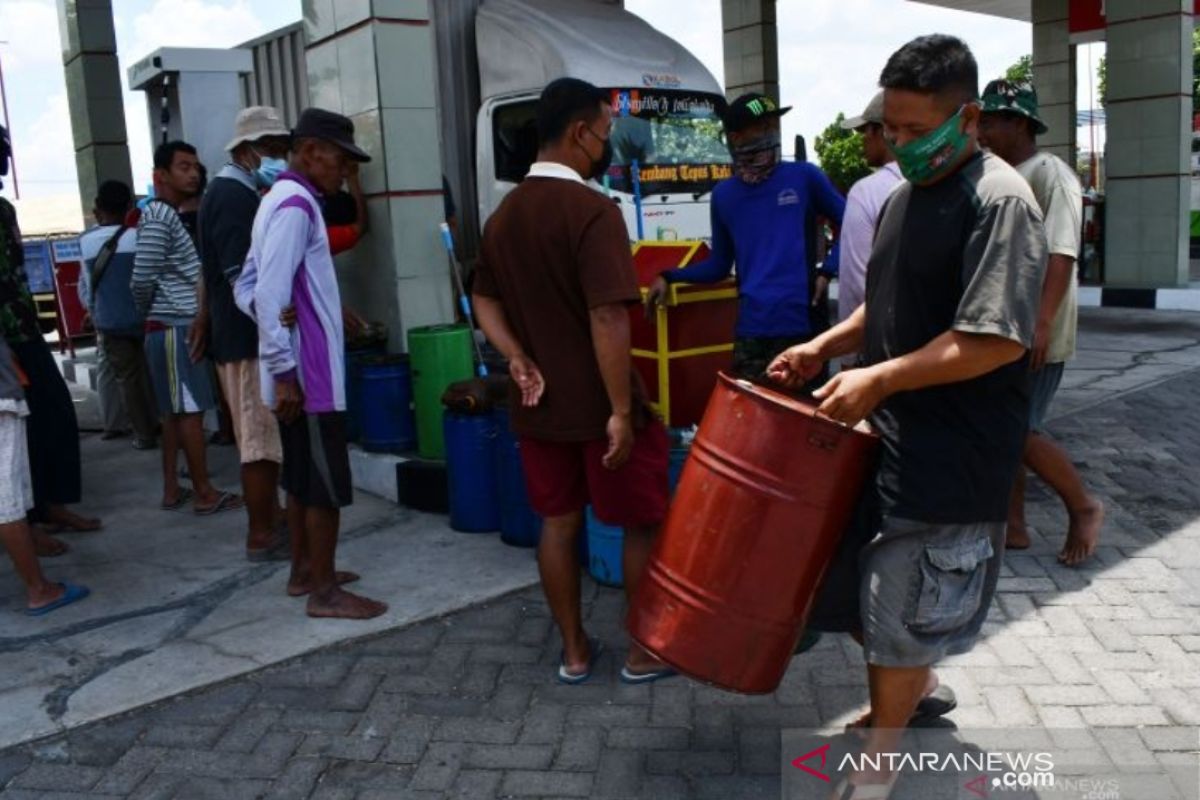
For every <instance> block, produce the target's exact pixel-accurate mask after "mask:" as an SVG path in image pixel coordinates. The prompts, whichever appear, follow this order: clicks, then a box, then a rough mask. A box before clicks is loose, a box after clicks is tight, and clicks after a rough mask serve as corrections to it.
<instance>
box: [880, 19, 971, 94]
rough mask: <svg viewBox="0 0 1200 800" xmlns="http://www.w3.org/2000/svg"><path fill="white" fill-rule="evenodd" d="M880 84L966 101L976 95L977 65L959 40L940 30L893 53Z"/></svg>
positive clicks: (889, 87) (884, 86) (890, 87)
mask: <svg viewBox="0 0 1200 800" xmlns="http://www.w3.org/2000/svg"><path fill="white" fill-rule="evenodd" d="M879 85H880V86H881V87H882V88H884V89H904V90H907V91H910V92H921V93H923V94H936V95H946V96H952V97H953V99H954V101H955V102H961V103H967V102H970V101H971V100H975V99H977V98H978V97H979V67H978V65H976V63H975V56H973V55H971V49H970V48H969V47H967V44H966V42H964V41H963V40H962V39H959V38H957V37H955V36H947V35H945V34H942V33H935V34H932V35H930V36H918V37H917V38H916V39H913V40H912V41H911V42H909V43H908V44H906V45H904V46H903V47H901V48H900V49H899V50H897V51H896V52H895V53H892V57H891V58H889V59H888V61H887V64H886V65H885V66H884V68H883V72H881V73H880V75H879Z"/></svg>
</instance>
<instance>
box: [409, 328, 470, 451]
mask: <svg viewBox="0 0 1200 800" xmlns="http://www.w3.org/2000/svg"><path fill="white" fill-rule="evenodd" d="M408 354H409V358H410V359H411V360H412V376H413V401H414V404H415V409H416V426H417V453H418V454H419V455H420V456H421V457H422V458H445V457H446V444H445V439H444V438H443V429H442V414H443V407H442V392H444V391H446V387H447V386H449V385H450V384H452V383H454V382H455V381H461V380H466V379H467V378H470V377H471V376H472V375H473V374H474V371H475V365H474V360H473V356H472V355H471V329H470V328H468V327H467V326H466V325H430V326H427V327H424V328H413V329H412V330H410V331H409V332H408Z"/></svg>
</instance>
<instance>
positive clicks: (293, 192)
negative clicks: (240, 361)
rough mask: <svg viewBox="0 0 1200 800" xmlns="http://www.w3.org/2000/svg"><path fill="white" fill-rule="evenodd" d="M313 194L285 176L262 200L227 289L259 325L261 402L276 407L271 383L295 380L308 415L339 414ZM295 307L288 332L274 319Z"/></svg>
mask: <svg viewBox="0 0 1200 800" xmlns="http://www.w3.org/2000/svg"><path fill="white" fill-rule="evenodd" d="M318 197H320V192H319V190H318V189H317V188H316V187H315V186H313V185H312V184H311V183H309V181H308V180H307V179H305V178H304V177H303V176H302V175H299V174H297V173H295V172H291V171H287V172H284V173H283V174H281V175H280V176H279V180H277V181H276V182H275V185H274V186H272V187H271V191H270V192H268V193H267V195H266V196H265V197H263V199H262V204H261V205H260V206H259V208H258V213H257V214H256V215H255V217H254V229H253V231H252V233H251V240H250V252H249V253H247V255H246V262H245V264H244V265H243V267H242V274H241V277H239V278H238V281H237V284H236V285H235V286H234V296H235V299H236V300H237V304H238V307H239V308H241V309H242V310H243V311H245V312H246V313H247V314H249V315H250V317H251V318H253V319H254V320H255V321H256V322H257V323H258V357H259V367H260V369H261V371H262V394H263V402H265V403H266V404H267V405H268V406H272V407H273V406H274V405H275V381H276V380H292V379H294V380H298V381H299V383H300V387H301V389H302V390H303V391H304V410H305V411H306V412H307V413H309V414H320V413H325V412H329V411H344V410H345V409H346V394H345V382H344V380H343V375H342V370H343V366H342V359H343V353H344V350H345V344H344V341H343V334H342V299H341V295H340V294H339V292H338V284H337V275H336V274H335V272H334V267H333V256H332V255H330V252H329V238H328V236H327V234H326V232H325V224H324V222H323V221H322V219H321V208H320V205H319V201H318V199H317V198H318ZM288 306H295V309H296V325H295V327H294V328H292V329H290V330H289V329H288V328H286V327H284V325H283V324H282V323H281V322H280V321H279V314H280V312H281V311H282V310H283V309H284V308H286V307H288Z"/></svg>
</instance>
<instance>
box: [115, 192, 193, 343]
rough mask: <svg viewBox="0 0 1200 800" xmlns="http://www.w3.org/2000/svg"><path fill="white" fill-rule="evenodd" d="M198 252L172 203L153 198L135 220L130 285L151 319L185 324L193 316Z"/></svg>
mask: <svg viewBox="0 0 1200 800" xmlns="http://www.w3.org/2000/svg"><path fill="white" fill-rule="evenodd" d="M199 280H200V256H199V255H197V254H196V245H195V244H194V243H193V242H192V237H191V236H190V235H189V234H188V232H187V228H185V227H183V222H182V221H181V220H180V219H179V214H177V213H176V212H175V209H174V207H172V206H171V205H170V204H169V203H167V202H165V201H163V200H152V201H151V202H149V203H147V204H146V207H145V208H144V209H143V210H142V215H141V218H140V219H139V220H138V238H137V254H136V255H135V256H134V259H133V277H132V278H131V280H130V284H129V288H130V289H132V290H133V301H134V303H135V304H136V305H137V309H138V311H139V312H140V313H141V314H143V315H144V316H145V317H146V319H147V320H149V321H151V322H161V323H163V324H164V325H187V324H189V323H191V321H192V319H193V318H195V316H196V310H197V300H196V284H197V282H198V281H199Z"/></svg>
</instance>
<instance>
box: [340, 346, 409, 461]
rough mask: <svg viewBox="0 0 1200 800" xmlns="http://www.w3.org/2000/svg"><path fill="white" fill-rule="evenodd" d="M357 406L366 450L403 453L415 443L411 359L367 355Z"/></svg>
mask: <svg viewBox="0 0 1200 800" xmlns="http://www.w3.org/2000/svg"><path fill="white" fill-rule="evenodd" d="M355 375H356V378H357V380H358V383H359V385H360V387H361V389H360V391H359V392H358V393H357V396H356V401H355V402H356V405H357V408H358V413H359V421H360V424H361V430H360V434H361V439H362V446H363V449H365V450H371V451H375V452H384V453H400V452H404V451H406V450H412V448H413V446H414V445H415V444H416V424H415V422H414V420H413V411H412V397H413V389H412V372H411V370H410V368H409V360H408V356H404V355H387V356H378V355H377V356H367V357H364V358H362V359H360V360H359V361H358V364H357V367H356V373H355Z"/></svg>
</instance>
